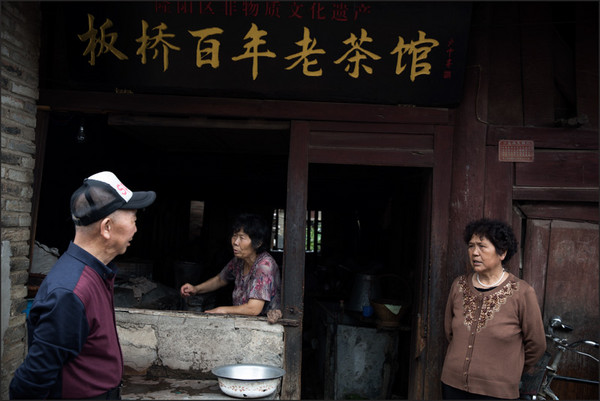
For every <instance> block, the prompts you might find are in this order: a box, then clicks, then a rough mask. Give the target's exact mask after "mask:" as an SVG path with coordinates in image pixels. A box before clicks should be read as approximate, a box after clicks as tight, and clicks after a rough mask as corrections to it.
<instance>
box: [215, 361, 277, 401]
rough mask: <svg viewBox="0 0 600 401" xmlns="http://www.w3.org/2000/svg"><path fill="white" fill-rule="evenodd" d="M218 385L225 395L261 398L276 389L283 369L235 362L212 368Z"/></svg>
mask: <svg viewBox="0 0 600 401" xmlns="http://www.w3.org/2000/svg"><path fill="white" fill-rule="evenodd" d="M212 373H213V374H214V375H215V376H217V379H218V381H219V387H220V388H221V391H222V392H223V393H225V394H226V395H229V396H231V397H236V398H262V397H267V396H269V395H271V394H273V393H274V392H275V390H277V386H278V385H279V381H280V379H281V377H282V376H283V375H284V374H285V370H283V369H281V368H278V367H276V366H270V365H261V364H235V365H224V366H217V367H215V368H213V369H212Z"/></svg>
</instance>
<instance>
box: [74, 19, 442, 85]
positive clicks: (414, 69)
mask: <svg viewBox="0 0 600 401" xmlns="http://www.w3.org/2000/svg"><path fill="white" fill-rule="evenodd" d="M87 17H88V18H87V19H88V31H87V32H85V33H82V34H80V35H78V37H79V40H81V41H82V42H84V41H87V42H88V43H87V47H86V48H85V50H84V52H83V55H84V56H86V57H89V61H88V62H89V64H90V65H92V66H94V65H96V59H97V58H98V57H100V56H101V55H103V54H105V53H107V52H108V51H110V52H111V53H112V54H113V55H114V56H115V57H116V58H117V59H119V60H128V57H127V56H126V55H124V54H123V53H122V52H121V51H119V50H117V49H116V48H115V42H116V40H117V38H118V33H116V32H109V33H107V32H106V30H107V29H108V28H111V27H112V26H113V23H112V21H111V20H110V19H106V22H104V24H102V25H101V26H100V35H99V36H98V30H97V29H96V28H95V27H94V20H95V18H94V16H93V15H90V14H88V16H87ZM141 24H142V35H141V36H140V37H139V38H137V39H135V41H136V42H137V43H140V47H139V48H138V49H137V51H136V53H135V54H136V55H137V56H140V58H141V59H140V62H141V63H142V64H146V62H147V56H146V53H147V52H148V51H153V55H152V59H156V58H157V56H158V54H159V51H160V49H162V65H163V71H167V69H168V68H169V50H176V51H181V47H179V46H175V45H174V44H172V43H170V42H168V41H167V40H166V39H171V40H172V39H174V38H175V34H172V33H166V30H167V25H166V24H165V23H164V22H161V23H160V24H159V25H157V26H155V27H153V28H151V29H152V31H156V32H157V33H156V35H155V36H149V35H148V22H146V21H145V20H142V21H141ZM188 32H189V34H190V35H192V36H194V37H197V38H198V42H197V46H196V55H195V60H196V66H197V67H198V68H200V67H202V66H203V65H204V64H209V65H210V66H212V67H213V68H218V67H219V66H220V64H221V63H220V58H219V47H220V45H221V43H220V41H219V40H218V39H209V40H207V41H206V45H207V46H208V48H203V45H204V43H203V40H204V39H205V38H206V37H207V36H209V35H217V34H223V32H224V30H223V29H222V28H219V27H210V28H204V29H199V30H195V31H188ZM418 33H419V40H417V41H414V40H413V41H411V42H410V44H406V43H405V41H404V38H403V37H402V36H398V45H397V46H396V47H395V48H394V49H393V50H392V51H391V52H390V54H392V55H397V56H396V69H395V73H396V75H400V74H402V72H403V71H404V69H405V68H406V64H403V63H402V57H403V56H404V55H405V54H408V55H409V56H412V57H411V58H410V59H409V61H408V63H410V67H411V68H410V80H411V81H413V82H414V80H415V78H416V77H417V76H419V75H429V74H431V64H430V63H428V62H426V60H427V55H428V54H429V52H430V51H431V49H432V48H434V47H436V46H438V45H439V42H438V41H437V40H435V39H431V38H427V37H426V36H427V34H426V33H425V32H423V31H419V32H418ZM267 35H268V32H267V31H265V30H262V29H259V28H258V26H257V25H256V24H255V23H252V25H251V27H250V30H249V31H248V32H247V33H246V36H244V40H246V41H247V42H246V44H244V46H243V47H244V49H245V51H244V53H243V54H240V55H238V56H235V57H232V58H231V60H232V61H239V60H243V59H251V60H252V79H254V80H255V79H256V77H257V76H258V60H259V57H268V58H276V57H277V54H275V53H274V52H272V51H270V50H268V49H266V50H262V48H261V49H259V47H261V46H262V47H264V46H265V45H266V44H267V41H266V39H264V37H266V36H267ZM106 38H109V39H110V43H106ZM372 42H373V38H371V37H369V36H368V33H367V31H366V30H365V29H364V28H361V30H360V37H357V36H356V35H355V34H354V33H350V36H349V37H348V38H347V39H346V40H344V41H343V42H342V43H343V44H344V45H345V46H347V47H350V48H349V49H348V50H347V51H346V52H345V53H344V54H343V55H342V56H341V57H340V58H338V59H337V60H335V61H334V64H341V63H346V67H345V68H344V71H346V72H347V73H348V75H349V76H351V77H352V78H358V77H359V75H360V72H361V71H364V72H366V73H367V74H373V67H371V66H369V65H368V64H367V63H366V62H364V60H374V61H376V60H379V59H381V56H379V55H377V54H375V53H373V52H372V51H370V50H368V49H367V45H368V44H370V43H372ZM316 43H317V39H316V38H311V37H310V30H309V28H307V27H304V36H303V38H302V39H301V40H299V41H297V42H295V44H296V45H298V46H300V47H301V48H302V50H301V51H300V52H299V53H295V54H291V55H286V56H285V57H284V58H285V59H286V60H290V59H292V58H299V60H298V61H297V62H295V63H293V64H292V65H291V66H289V67H287V68H286V69H288V70H289V69H291V68H294V67H296V66H297V65H298V64H299V63H300V61H302V62H303V65H302V66H303V68H302V73H303V74H304V75H305V76H311V77H315V76H316V77H318V76H321V75H323V72H322V69H318V70H316V71H314V70H313V71H311V70H309V69H308V66H310V65H315V64H318V60H317V59H316V56H315V55H316V54H326V53H327V52H326V51H325V50H324V49H314V47H315V46H316ZM159 45H160V47H159ZM308 46H310V48H309V47H308ZM206 55H208V56H210V61H209V62H208V63H205V62H203V58H204V56H206ZM309 56H315V58H313V59H311V60H308V59H307V57H309ZM449 60H451V59H449ZM448 64H449V63H448V62H447V63H446V67H447V68H448ZM450 65H451V63H450Z"/></svg>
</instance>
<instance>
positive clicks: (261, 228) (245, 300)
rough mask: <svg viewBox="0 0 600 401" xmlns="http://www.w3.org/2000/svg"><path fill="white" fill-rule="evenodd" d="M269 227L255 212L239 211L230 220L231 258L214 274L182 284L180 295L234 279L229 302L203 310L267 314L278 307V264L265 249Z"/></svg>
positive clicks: (198, 291)
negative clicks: (244, 212)
mask: <svg viewBox="0 0 600 401" xmlns="http://www.w3.org/2000/svg"><path fill="white" fill-rule="evenodd" d="M270 233H271V231H270V227H269V225H268V224H267V222H266V221H265V220H264V219H263V218H261V217H260V216H258V215H255V214H242V215H240V216H238V217H237V219H236V221H235V222H234V223H233V227H232V235H231V247H232V249H233V256H234V257H233V259H231V260H230V261H229V263H227V265H225V267H224V268H223V270H221V272H220V273H219V274H217V275H216V276H214V277H213V278H210V279H208V280H207V281H205V282H203V283H201V284H198V285H192V284H190V283H186V284H184V285H182V286H181V289H180V292H181V295H182V296H183V297H188V296H190V295H194V294H204V293H207V292H212V291H215V290H217V289H219V288H221V287H224V286H226V285H227V283H229V282H231V281H233V282H234V283H235V285H234V289H233V294H232V303H233V305H232V306H219V307H217V308H214V309H210V310H207V311H205V312H206V313H219V314H225V313H231V314H237V315H251V316H257V315H269V317H271V315H272V313H271V311H273V312H274V311H279V310H280V308H281V305H280V303H281V275H280V273H279V266H278V265H277V262H276V261H275V259H273V257H272V256H271V255H270V254H269V252H267V249H269V237H270Z"/></svg>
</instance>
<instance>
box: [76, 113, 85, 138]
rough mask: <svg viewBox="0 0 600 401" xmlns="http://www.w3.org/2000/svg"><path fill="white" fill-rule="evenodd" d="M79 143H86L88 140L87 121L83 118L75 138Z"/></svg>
mask: <svg viewBox="0 0 600 401" xmlns="http://www.w3.org/2000/svg"><path fill="white" fill-rule="evenodd" d="M75 139H76V140H77V143H84V142H85V140H86V133H85V120H84V119H83V118H82V119H81V123H80V124H79V130H78V131H77V136H76V137H75Z"/></svg>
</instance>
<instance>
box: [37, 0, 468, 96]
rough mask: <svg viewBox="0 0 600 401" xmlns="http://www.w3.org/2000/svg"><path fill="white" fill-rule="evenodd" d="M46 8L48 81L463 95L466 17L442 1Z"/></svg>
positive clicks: (92, 86) (462, 8)
mask: <svg viewBox="0 0 600 401" xmlns="http://www.w3.org/2000/svg"><path fill="white" fill-rule="evenodd" d="M43 7H44V9H45V13H46V14H48V17H46V20H48V21H52V22H51V24H52V23H54V21H56V22H55V23H54V24H55V26H53V27H51V28H50V31H51V32H52V34H51V35H49V36H48V37H45V38H43V39H44V43H43V44H42V46H43V47H44V48H45V49H46V54H49V55H51V56H50V57H52V58H53V60H52V62H51V63H50V64H51V65H53V67H54V68H53V70H52V71H51V72H50V73H48V81H46V83H47V84H49V85H51V86H55V87H65V86H67V87H72V88H77V89H83V88H87V89H89V90H111V88H119V89H127V90H130V91H133V92H144V93H180V94H182V93H185V94H192V95H197V96H198V95H199V96H204V95H209V96H242V97H260V98H271V99H303V100H318V101H350V102H368V103H369V102H370V103H383V104H387V103H391V104H414V105H428V106H437V105H449V104H457V103H458V102H459V99H460V94H461V92H462V82H463V75H464V68H465V59H466V48H467V41H468V32H469V26H470V16H471V6H470V4H469V3H443V2H440V3H429V2H375V1H373V2H372V1H229V0H227V1H155V2H94V1H91V2H83V1H81V2H57V3H54V2H48V3H45V4H44V5H43ZM58 21H62V22H63V23H62V24H61V23H60V22H58ZM60 54H64V55H66V57H65V58H64V59H63V58H61V57H60V56H59V55H60ZM113 90H114V89H113Z"/></svg>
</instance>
